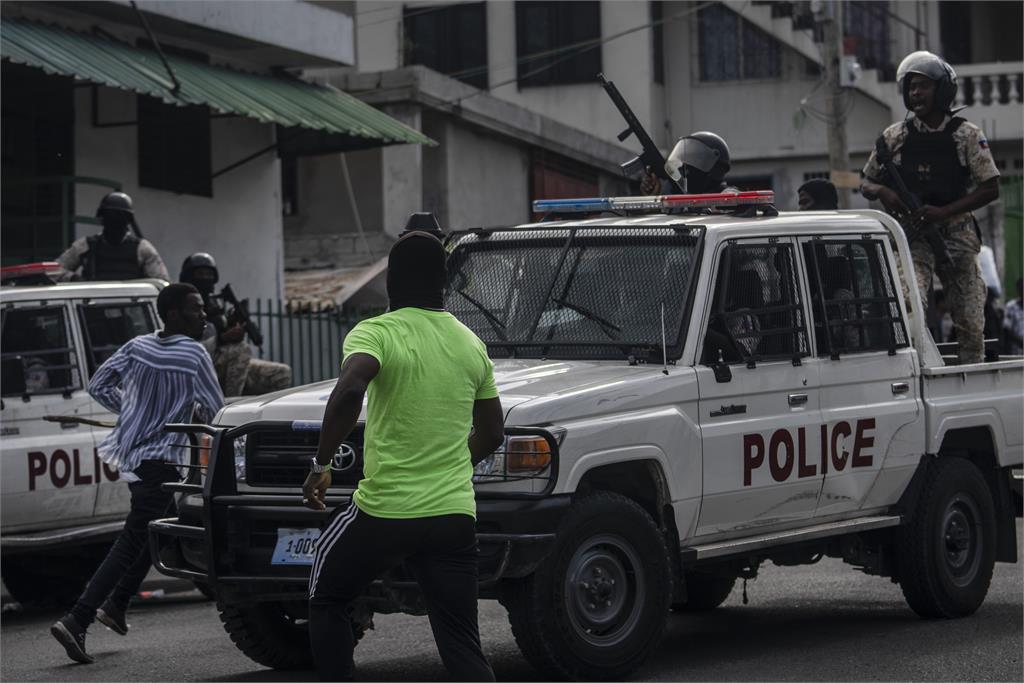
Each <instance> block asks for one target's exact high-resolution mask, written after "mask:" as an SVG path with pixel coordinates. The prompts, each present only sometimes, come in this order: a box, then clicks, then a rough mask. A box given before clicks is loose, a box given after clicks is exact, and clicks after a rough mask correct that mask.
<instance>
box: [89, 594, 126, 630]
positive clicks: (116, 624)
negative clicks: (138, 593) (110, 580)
mask: <svg viewBox="0 0 1024 683" xmlns="http://www.w3.org/2000/svg"><path fill="white" fill-rule="evenodd" d="M96 621H98V622H100V623H101V624H103V625H104V626H106V627H107V628H109V629H110V630H111V631H113V632H114V633H116V634H117V635H119V636H126V635H128V622H127V621H125V612H124V610H121V609H119V608H118V607H117V606H116V605H115V604H114V603H112V602H111V601H110V600H107V601H105V602H104V603H103V605H102V606H101V607H100V608H99V609H98V610H96Z"/></svg>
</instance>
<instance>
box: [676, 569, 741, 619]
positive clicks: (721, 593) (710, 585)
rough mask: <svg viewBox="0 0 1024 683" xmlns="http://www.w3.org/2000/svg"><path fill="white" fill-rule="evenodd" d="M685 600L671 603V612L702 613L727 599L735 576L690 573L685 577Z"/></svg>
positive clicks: (734, 583)
mask: <svg viewBox="0 0 1024 683" xmlns="http://www.w3.org/2000/svg"><path fill="white" fill-rule="evenodd" d="M685 581H686V600H684V601H683V602H674V603H672V611H673V612H702V611H705V610H709V609H714V608H716V607H718V606H719V605H721V604H722V603H723V602H725V601H726V599H728V597H729V594H730V593H732V589H733V586H735V585H736V577H735V576H719V575H715V574H698V573H690V574H687V575H686V577H685Z"/></svg>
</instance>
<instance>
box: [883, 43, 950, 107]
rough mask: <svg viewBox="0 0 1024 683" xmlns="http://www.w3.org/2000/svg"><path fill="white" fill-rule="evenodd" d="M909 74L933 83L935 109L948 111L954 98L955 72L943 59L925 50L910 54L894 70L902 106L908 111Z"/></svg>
mask: <svg viewBox="0 0 1024 683" xmlns="http://www.w3.org/2000/svg"><path fill="white" fill-rule="evenodd" d="M910 74H920V75H921V76H924V77H925V78H929V79H931V80H933V81H935V108H936V109H938V110H940V111H949V108H950V107H951V106H952V105H953V100H954V99H955V98H956V91H957V79H956V72H955V71H953V67H951V66H950V65H949V64H948V63H947V62H946V61H945V60H944V59H942V58H941V57H939V56H938V55H936V54H932V53H931V52H928V51H927V50H918V51H917V52H911V53H910V54H909V55H907V56H906V57H904V58H903V61H902V62H900V66H899V68H898V69H896V83H897V85H898V87H899V89H900V94H901V95H903V106H905V107H906V108H907V109H910V78H909V76H910Z"/></svg>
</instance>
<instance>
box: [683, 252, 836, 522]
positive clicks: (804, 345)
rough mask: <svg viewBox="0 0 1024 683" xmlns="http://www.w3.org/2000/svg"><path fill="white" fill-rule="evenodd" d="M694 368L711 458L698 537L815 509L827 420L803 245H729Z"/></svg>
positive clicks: (706, 457) (706, 454) (719, 257)
mask: <svg viewBox="0 0 1024 683" xmlns="http://www.w3.org/2000/svg"><path fill="white" fill-rule="evenodd" d="M715 264H716V265H715V266H714V272H715V273H716V278H715V282H714V283H713V285H712V289H711V290H710V291H711V292H712V294H711V295H710V298H711V299H712V300H711V301H710V302H708V303H707V305H706V306H705V308H706V310H707V314H706V316H705V322H704V325H703V328H702V329H703V330H704V331H703V335H702V336H703V339H704V343H703V346H702V350H701V358H700V362H699V364H698V366H697V383H698V387H699V391H700V400H699V411H700V427H701V440H702V444H703V462H704V468H703V470H704V474H703V477H704V482H703V483H704V494H703V500H702V503H701V510H700V517H699V521H698V529H697V533H698V535H706V534H714V533H721V532H729V531H736V530H739V529H742V528H748V527H751V526H764V525H773V524H780V523H785V522H791V521H794V520H800V519H804V518H808V517H810V516H811V515H812V514H813V513H814V509H815V506H816V504H817V499H818V494H819V492H820V490H821V479H820V478H819V477H818V476H817V469H816V465H815V460H814V456H813V453H812V451H811V449H812V444H811V442H810V439H811V436H812V429H813V426H814V425H816V424H817V422H818V421H819V419H820V412H819V403H818V401H819V399H818V391H819V388H818V382H819V380H818V364H817V362H816V361H815V359H813V358H811V357H810V345H809V343H808V331H807V321H806V312H805V310H804V299H805V298H806V297H805V295H804V291H805V289H804V281H803V278H802V276H801V274H800V272H799V270H798V260H797V258H796V242H795V241H794V240H793V239H791V238H767V239H750V240H736V241H731V242H727V243H726V244H725V245H723V246H722V247H721V248H719V250H718V253H717V254H716V257H715Z"/></svg>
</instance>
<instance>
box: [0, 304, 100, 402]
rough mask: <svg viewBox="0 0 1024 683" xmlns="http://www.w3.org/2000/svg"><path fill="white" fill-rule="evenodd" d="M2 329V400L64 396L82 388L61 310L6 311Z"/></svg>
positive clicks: (57, 308)
mask: <svg viewBox="0 0 1024 683" xmlns="http://www.w3.org/2000/svg"><path fill="white" fill-rule="evenodd" d="M2 325H3V334H2V340H0V347H2V354H0V357H2V366H3V370H2V375H3V376H2V379H0V381H2V386H3V395H4V396H24V395H33V394H53V393H63V392H65V391H71V390H73V389H78V388H80V387H81V376H80V374H79V370H78V358H77V356H76V354H75V350H74V348H73V347H72V343H71V335H70V333H69V329H68V320H67V317H66V315H65V310H64V307H63V306H46V307H41V308H12V309H8V310H6V311H4V312H3V323H2Z"/></svg>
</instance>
